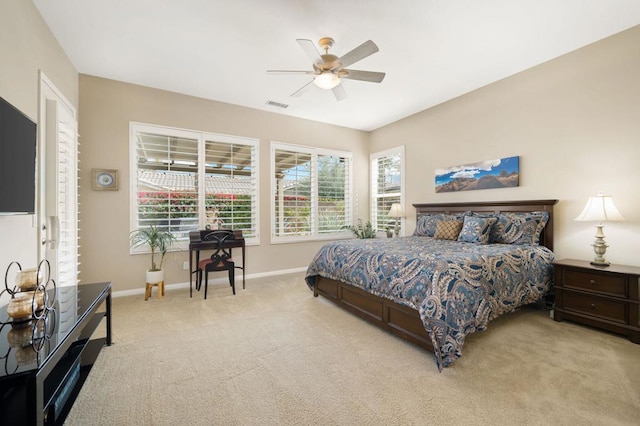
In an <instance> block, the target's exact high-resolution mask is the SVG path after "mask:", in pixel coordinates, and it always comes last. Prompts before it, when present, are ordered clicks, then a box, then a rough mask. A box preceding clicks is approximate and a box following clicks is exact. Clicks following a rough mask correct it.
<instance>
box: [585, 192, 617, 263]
mask: <svg viewBox="0 0 640 426" xmlns="http://www.w3.org/2000/svg"><path fill="white" fill-rule="evenodd" d="M574 220H579V221H594V222H599V223H598V224H597V225H596V235H595V237H596V240H595V241H594V243H593V244H592V246H593V251H594V252H595V254H596V255H595V258H594V259H593V261H591V264H592V265H597V266H609V265H610V263H609V262H607V261H606V260H605V258H604V254H605V252H606V251H607V247H609V246H608V245H607V244H606V243H605V241H604V233H603V232H602V228H603V227H604V225H603V224H602V222H605V221H614V220H615V221H618V220H625V219H624V217H622V215H621V214H620V212H619V211H618V209H617V208H616V206H615V204H614V203H613V199H612V198H611V197H610V196H608V195H603V194H601V193H598V194H597V195H596V196H595V197H589V200H587V205H586V206H584V209H583V210H582V212H581V213H580V214H579V215H578V217H576V218H575V219H574Z"/></svg>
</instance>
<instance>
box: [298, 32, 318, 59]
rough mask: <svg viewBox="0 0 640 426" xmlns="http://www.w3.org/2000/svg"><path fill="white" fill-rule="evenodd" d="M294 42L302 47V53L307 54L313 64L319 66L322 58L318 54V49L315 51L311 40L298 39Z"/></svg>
mask: <svg viewBox="0 0 640 426" xmlns="http://www.w3.org/2000/svg"><path fill="white" fill-rule="evenodd" d="M296 41H297V42H298V44H299V45H300V47H302V50H304V53H306V54H307V56H308V57H309V59H311V61H312V62H313V63H314V64H321V63H322V62H323V60H322V57H321V56H320V52H318V49H316V46H315V44H313V42H312V41H311V40H307V39H306V38H299V39H296Z"/></svg>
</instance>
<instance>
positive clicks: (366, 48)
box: [267, 37, 385, 101]
mask: <svg viewBox="0 0 640 426" xmlns="http://www.w3.org/2000/svg"><path fill="white" fill-rule="evenodd" d="M296 41H297V42H298V44H299V45H300V47H302V50H304V52H305V53H306V54H307V56H308V57H309V58H310V59H311V61H313V71H287V70H269V71H267V72H268V73H270V74H309V75H313V76H314V77H313V80H311V81H309V82H308V83H307V84H305V85H304V86H302V87H301V88H300V89H298V90H296V91H295V92H293V93H292V94H291V96H300V95H302V94H303V93H304V92H305V91H306V90H307V89H308V88H309V87H310V86H311V83H315V85H316V86H318V87H320V88H321V89H326V90H329V89H331V91H332V92H333V95H334V96H335V97H336V99H337V100H338V101H341V100H343V99H345V98H346V97H347V92H346V91H345V90H344V87H343V86H342V84H340V83H341V81H342V79H343V78H346V79H349V80H360V81H368V82H371V83H380V82H381V81H382V80H383V79H384V76H385V73H383V72H374V71H360V70H352V69H347V67H348V66H349V65H351V64H354V63H356V62H358V61H360V60H362V59H364V58H366V57H368V56H370V55H373V54H374V53H376V52H377V51H378V46H376V44H375V43H374V42H373V41H371V40H367V41H365V42H364V43H362V44H361V45H360V46H358V47H356V48H355V49H353V50H351V51H350V52H348V53H346V54H344V55H342V56H341V57H339V58H338V57H337V56H335V55H332V54H330V53H329V49H330V48H331V47H332V46H333V44H334V41H333V39H332V38H330V37H323V38H321V39H320V41H319V42H318V44H319V45H320V47H321V48H322V49H324V54H320V52H318V49H316V47H315V45H314V44H313V42H312V41H311V40H307V39H301V38H299V39H297V40H296Z"/></svg>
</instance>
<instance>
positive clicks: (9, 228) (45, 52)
mask: <svg viewBox="0 0 640 426" xmlns="http://www.w3.org/2000/svg"><path fill="white" fill-rule="evenodd" d="M39 70H42V71H44V73H45V74H46V75H47V77H48V78H49V79H50V80H51V81H52V82H53V83H54V84H55V85H56V86H57V88H58V89H59V90H60V91H61V92H62V93H63V95H64V96H65V97H66V98H67V99H68V100H69V101H70V102H72V103H73V104H74V105H76V106H77V100H78V73H77V72H76V70H75V69H74V67H73V65H72V64H71V62H70V61H69V59H68V58H67V56H66V54H65V53H64V52H63V51H62V49H61V48H60V46H59V45H58V43H57V41H56V39H55V38H54V37H53V35H52V34H51V32H50V31H49V28H48V27H47V26H46V24H45V23H44V21H43V20H42V18H41V17H40V14H39V12H38V10H37V9H36V8H35V6H34V5H33V3H32V2H31V1H27V0H2V1H1V2H0V96H1V97H3V98H4V99H6V100H7V101H8V102H10V103H11V104H13V105H15V106H16V107H17V108H18V109H20V110H21V111H22V112H24V113H25V114H27V115H28V116H29V117H31V119H32V120H34V121H37V120H38V96H39V95H38V83H39V78H40V77H39ZM35 222H36V221H35V216H34V215H23V216H0V270H1V271H4V270H5V268H6V266H7V265H8V264H9V263H10V262H11V261H14V260H15V261H18V262H20V263H21V264H22V266H23V267H29V266H35V265H36V264H37V261H38V252H37V250H38V245H37V229H36V223H35Z"/></svg>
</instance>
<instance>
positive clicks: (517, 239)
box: [491, 211, 549, 245]
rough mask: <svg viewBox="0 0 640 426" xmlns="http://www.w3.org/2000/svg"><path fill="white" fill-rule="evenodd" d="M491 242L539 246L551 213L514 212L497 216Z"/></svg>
mask: <svg viewBox="0 0 640 426" xmlns="http://www.w3.org/2000/svg"><path fill="white" fill-rule="evenodd" d="M496 217H497V218H498V221H497V222H496V223H495V225H493V228H492V230H491V242H494V243H499V244H516V245H520V244H539V243H540V234H542V230H543V229H544V227H545V225H546V224H547V222H548V221H549V212H544V211H540V212H522V213H519V212H513V213H501V214H499V215H497V216H496Z"/></svg>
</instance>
